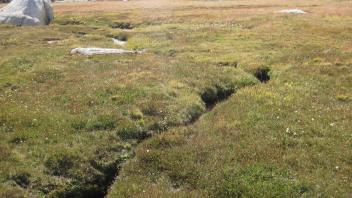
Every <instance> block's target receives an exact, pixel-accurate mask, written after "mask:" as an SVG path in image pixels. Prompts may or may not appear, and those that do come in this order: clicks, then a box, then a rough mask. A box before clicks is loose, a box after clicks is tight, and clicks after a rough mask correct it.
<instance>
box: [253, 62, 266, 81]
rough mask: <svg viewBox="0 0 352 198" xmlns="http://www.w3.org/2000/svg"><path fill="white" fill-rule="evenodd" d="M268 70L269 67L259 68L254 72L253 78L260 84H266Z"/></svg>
mask: <svg viewBox="0 0 352 198" xmlns="http://www.w3.org/2000/svg"><path fill="white" fill-rule="evenodd" d="M269 73H270V68H269V67H266V66H264V67H259V68H257V69H256V70H255V71H254V74H253V75H254V76H255V77H256V78H257V79H258V80H259V81H260V82H262V83H267V82H268V81H269V80H270V75H269Z"/></svg>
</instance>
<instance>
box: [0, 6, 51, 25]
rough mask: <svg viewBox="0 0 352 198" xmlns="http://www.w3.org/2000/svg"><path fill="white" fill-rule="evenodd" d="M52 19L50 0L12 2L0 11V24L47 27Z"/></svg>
mask: <svg viewBox="0 0 352 198" xmlns="http://www.w3.org/2000/svg"><path fill="white" fill-rule="evenodd" d="M53 19H54V14H53V10H52V7H51V2H50V0H13V1H11V3H9V4H8V5H7V6H5V7H4V8H2V9H0V23H7V24H13V25H18V26H23V25H29V26H34V25H49V24H50V22H51V21H52V20H53Z"/></svg>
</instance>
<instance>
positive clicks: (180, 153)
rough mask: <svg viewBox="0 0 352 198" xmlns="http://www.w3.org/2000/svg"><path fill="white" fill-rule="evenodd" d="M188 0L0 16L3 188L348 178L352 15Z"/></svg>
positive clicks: (204, 188) (340, 192)
mask: <svg viewBox="0 0 352 198" xmlns="http://www.w3.org/2000/svg"><path fill="white" fill-rule="evenodd" d="M324 3H325V2H323V1H322V2H320V4H321V5H325V4H324ZM336 4H337V6H338V7H339V6H341V7H342V6H344V2H340V3H336ZM340 4H341V5H340ZM332 5H333V4H332ZM334 5H335V4H334ZM273 7H274V6H273ZM188 8H189V7H187V6H185V7H183V8H181V9H176V8H175V9H174V10H172V11H173V12H171V14H170V15H165V16H164V15H163V17H159V18H155V17H153V13H154V12H155V10H153V9H151V10H140V11H139V12H141V13H142V14H140V15H134V14H133V13H135V12H137V11H138V10H137V11H136V10H132V11H131V10H129V9H126V10H125V11H123V12H122V13H103V14H101V13H85V14H80V15H77V16H74V15H64V14H61V13H59V14H57V15H56V19H55V22H54V24H53V25H50V26H49V27H12V26H7V25H0V51H1V52H2V53H1V55H0V134H1V138H0V158H1V161H0V167H1V169H0V197H21V196H24V197H26V196H29V195H33V196H47V197H87V196H88V195H90V196H95V197H99V196H103V195H105V194H106V191H107V190H109V192H108V197H199V196H200V197H312V196H313V197H319V196H321V197H330V196H335V197H348V196H349V195H350V194H351V193H352V192H351V190H350V189H351V188H352V186H351V183H352V182H351V180H352V169H351V167H352V164H351V163H352V162H351V160H352V152H351V151H352V149H351V148H352V147H351V138H352V136H351V131H352V128H351V120H352V117H351V115H352V114H351V104H352V95H351V91H350V90H351V88H352V75H351V71H352V59H351V57H352V56H351V55H352V51H351V48H350V47H349V46H350V44H351V43H350V42H349V41H348V38H349V37H350V36H351V29H350V28H349V27H350V26H351V25H352V24H351V16H350V15H348V14H341V15H336V14H334V13H328V14H326V15H320V14H316V15H314V14H308V15H304V16H295V15H288V16H286V15H280V14H273V13H272V12H268V13H265V14H252V15H251V14H244V15H243V17H242V18H241V17H239V18H234V19H232V18H231V19H227V21H226V22H224V21H222V20H221V17H225V16H226V13H228V12H229V10H232V11H238V9H237V8H234V7H231V6H229V7H228V8H227V7H224V8H217V9H223V10H224V13H222V14H221V15H220V16H219V15H218V14H219V13H218V12H217V11H216V10H215V11H212V10H208V9H206V10H205V11H204V10H202V9H197V11H198V12H199V13H198V15H197V16H195V15H194V16H193V15H191V16H188V18H189V20H184V18H185V16H187V15H189V12H188ZM159 9H160V10H161V11H163V8H159ZM228 9H229V10H228ZM268 9H271V7H270V6H269V7H268ZM168 11H170V10H168ZM144 12H145V13H144ZM149 12H150V13H149ZM143 13H144V14H145V15H143ZM186 18H187V17H186ZM120 19H121V20H120ZM219 21H220V22H219ZM127 23H129V24H131V28H132V29H130V28H129V30H125V29H121V28H116V27H112V25H113V24H115V25H116V24H117V25H119V24H120V25H121V24H123V25H126V24H127ZM229 24H231V25H229ZM119 36H122V37H124V38H125V37H126V38H128V43H127V45H126V48H128V49H147V51H146V53H144V54H137V55H118V56H115V55H102V56H91V57H87V56H80V55H71V54H70V50H71V49H72V48H75V47H89V46H94V47H116V46H114V45H113V43H112V41H111V38H112V37H119ZM48 40H57V41H56V42H55V43H53V44H48V43H47V41H48ZM258 68H265V69H266V70H267V71H269V75H270V78H271V80H270V81H268V82H267V83H260V82H259V81H258V80H257V79H256V78H255V77H254V75H256V74H257V75H258V71H259V70H257V69H258ZM269 69H270V70H269ZM232 93H235V94H233V95H232V96H231V97H229V98H227V96H228V95H230V94H232ZM221 99H226V100H223V102H222V103H219V104H218V105H216V106H215V107H214V108H210V107H212V103H215V102H219V101H220V100H221ZM125 162H126V163H125ZM116 174H119V177H117V178H118V179H117V180H116V181H115V182H114V183H113V184H112V185H111V183H112V181H114V178H115V176H116ZM110 185H111V186H110Z"/></svg>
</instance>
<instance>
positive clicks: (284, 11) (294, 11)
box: [279, 9, 306, 14]
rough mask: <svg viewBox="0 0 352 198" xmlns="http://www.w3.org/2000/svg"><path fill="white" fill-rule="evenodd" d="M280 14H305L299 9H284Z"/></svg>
mask: <svg viewBox="0 0 352 198" xmlns="http://www.w3.org/2000/svg"><path fill="white" fill-rule="evenodd" d="M279 12H280V13H288V14H305V13H306V12H305V11H303V10H300V9H284V10H280V11H279Z"/></svg>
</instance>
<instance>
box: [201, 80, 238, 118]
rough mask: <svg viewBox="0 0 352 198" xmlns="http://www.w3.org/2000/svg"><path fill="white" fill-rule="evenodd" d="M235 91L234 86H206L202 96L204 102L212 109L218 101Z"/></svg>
mask: <svg viewBox="0 0 352 198" xmlns="http://www.w3.org/2000/svg"><path fill="white" fill-rule="evenodd" d="M234 92H235V89H234V88H224V87H220V86H215V87H211V88H206V89H205V90H204V91H203V92H202V93H201V95H200V96H201V98H202V100H203V102H204V103H205V105H206V107H207V110H208V111H211V110H212V109H213V108H214V107H215V106H216V104H217V103H219V102H222V101H224V100H226V99H227V98H228V97H230V96H231V95H232V94H233V93H234ZM196 120H197V119H196Z"/></svg>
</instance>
